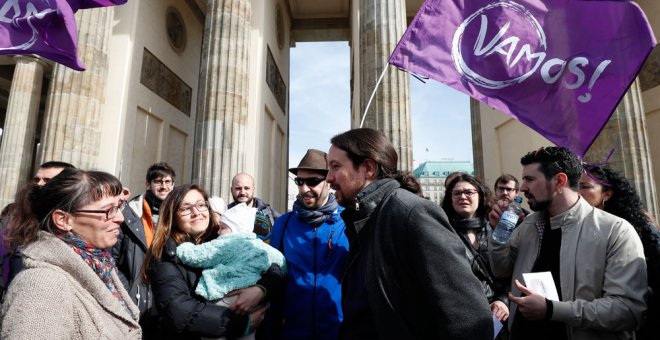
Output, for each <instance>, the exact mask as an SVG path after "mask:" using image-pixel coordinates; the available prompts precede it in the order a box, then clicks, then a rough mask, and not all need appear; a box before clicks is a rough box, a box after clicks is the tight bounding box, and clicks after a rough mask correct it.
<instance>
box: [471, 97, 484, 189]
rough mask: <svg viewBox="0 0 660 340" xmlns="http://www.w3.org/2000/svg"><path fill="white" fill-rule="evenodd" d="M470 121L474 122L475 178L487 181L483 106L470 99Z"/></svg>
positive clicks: (473, 151)
mask: <svg viewBox="0 0 660 340" xmlns="http://www.w3.org/2000/svg"><path fill="white" fill-rule="evenodd" d="M470 120H471V121H472V155H473V157H474V177H476V178H479V179H480V180H482V181H484V182H485V181H486V167H485V165H484V144H483V139H482V136H483V135H482V133H481V105H479V101H478V100H476V99H474V98H470Z"/></svg>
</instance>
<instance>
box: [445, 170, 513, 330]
mask: <svg viewBox="0 0 660 340" xmlns="http://www.w3.org/2000/svg"><path fill="white" fill-rule="evenodd" d="M492 205H493V194H492V192H491V191H490V189H488V188H487V187H486V186H484V185H483V184H482V183H481V181H479V180H478V179H477V178H475V177H474V176H471V175H467V174H459V175H457V176H456V177H454V179H452V180H451V181H450V182H449V183H448V185H447V188H445V196H444V198H443V200H442V204H441V206H442V208H443V209H444V210H445V212H446V213H447V217H449V221H450V222H451V224H452V226H453V227H454V229H456V232H457V233H458V235H459V236H460V239H461V240H462V241H463V245H464V246H465V254H466V256H467V258H468V260H469V262H470V265H471V267H472V273H473V274H474V275H475V276H476V277H477V278H478V279H479V281H480V282H481V286H482V288H483V291H484V294H485V295H486V298H487V299H488V303H489V304H490V310H491V312H492V313H493V315H494V316H495V317H496V318H497V319H498V320H500V321H501V322H504V321H506V320H507V319H508V317H509V307H508V304H509V301H508V299H507V295H506V294H507V292H508V291H509V289H508V288H509V281H510V279H508V278H504V279H502V278H499V279H496V278H495V276H494V275H493V273H492V271H491V269H490V264H489V258H488V238H489V237H490V236H491V233H492V230H491V228H490V226H489V225H488V214H489V213H490V210H491V207H492Z"/></svg>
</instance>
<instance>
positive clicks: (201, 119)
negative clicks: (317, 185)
mask: <svg viewBox="0 0 660 340" xmlns="http://www.w3.org/2000/svg"><path fill="white" fill-rule="evenodd" d="M251 13H252V11H251V4H250V0H208V3H207V15H206V22H205V25H204V38H203V41H202V62H201V69H200V80H199V98H198V100H197V103H198V104H197V121H196V125H195V153H194V160H193V182H195V183H198V184H199V185H200V186H202V187H203V188H205V189H206V190H207V191H208V192H209V194H210V195H216V196H223V197H228V196H227V195H229V188H230V187H231V178H232V176H233V175H235V174H236V173H238V172H241V171H243V170H244V165H245V149H246V146H245V131H246V125H247V118H248V97H249V93H248V81H249V79H248V71H249V47H250V19H251V15H252V14H251ZM229 197H231V196H229Z"/></svg>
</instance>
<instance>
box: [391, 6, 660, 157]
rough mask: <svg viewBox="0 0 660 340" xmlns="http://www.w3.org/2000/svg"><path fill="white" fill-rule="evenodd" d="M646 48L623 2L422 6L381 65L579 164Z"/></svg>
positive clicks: (645, 32) (651, 42)
mask: <svg viewBox="0 0 660 340" xmlns="http://www.w3.org/2000/svg"><path fill="white" fill-rule="evenodd" d="M655 44H656V40H655V37H654V36H653V33H652V31H651V28H650V26H649V24H648V21H647V20H646V17H645V16H644V13H643V12H642V10H641V9H640V8H639V7H638V6H637V4H635V3H633V2H632V1H626V0H619V1H616V0H614V1H605V0H603V1H594V0H517V1H515V2H513V1H494V0H426V1H425V2H424V4H423V5H422V7H421V8H420V10H419V12H418V13H417V15H416V16H415V19H414V20H413V21H412V23H411V24H410V26H409V27H408V30H407V31H406V32H405V34H404V35H403V37H402V38H401V40H400V41H399V44H398V45H397V47H396V49H395V50H394V52H393V53H392V56H391V57H390V61H389V63H390V64H392V65H395V66H397V67H399V68H401V69H403V70H406V71H409V72H412V73H415V74H418V75H422V76H427V77H429V78H432V79H435V80H437V81H440V82H442V83H444V84H446V85H449V86H451V87H453V88H454V89H457V90H459V91H461V92H464V93H466V94H468V95H470V96H472V97H474V98H475V99H478V100H480V101H482V102H484V103H486V104H488V105H490V106H492V107H495V108H497V109H499V110H501V111H503V112H505V113H507V114H508V115H511V116H512V117H514V118H516V119H518V120H519V121H520V122H522V123H523V124H525V125H527V126H529V127H530V128H532V129H534V130H535V131H537V132H539V133H540V134H542V135H543V136H544V137H546V138H547V139H549V140H550V141H552V142H554V143H555V144H557V145H560V146H564V147H567V148H569V149H570V150H572V151H574V152H575V153H576V154H578V155H580V156H584V154H585V153H586V151H587V149H588V148H589V146H591V143H593V141H594V139H595V138H596V137H597V136H598V134H599V133H600V131H601V130H602V128H603V127H604V126H605V124H606V123H607V121H608V119H609V117H610V116H611V114H612V112H613V111H614V109H615V108H616V105H617V104H618V102H619V101H620V100H621V98H622V97H623V95H624V94H625V92H626V90H627V89H628V87H629V86H630V84H631V83H632V82H633V81H634V79H635V77H636V76H637V73H638V72H639V70H640V68H641V66H642V64H643V62H644V60H645V59H646V57H647V56H648V55H649V53H650V52H651V50H652V49H653V47H654V46H655Z"/></svg>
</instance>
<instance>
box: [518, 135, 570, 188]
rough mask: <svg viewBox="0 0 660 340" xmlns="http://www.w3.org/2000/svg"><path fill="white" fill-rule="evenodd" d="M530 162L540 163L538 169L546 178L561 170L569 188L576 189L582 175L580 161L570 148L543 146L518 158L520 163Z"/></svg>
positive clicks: (526, 163)
mask: <svg viewBox="0 0 660 340" xmlns="http://www.w3.org/2000/svg"><path fill="white" fill-rule="evenodd" d="M532 163H540V166H539V171H541V172H542V173H543V175H545V178H546V179H551V178H552V177H553V176H554V175H556V174H558V173H560V172H563V173H564V174H566V177H568V183H569V185H570V187H571V189H573V190H575V191H577V190H578V188H579V186H580V177H582V162H580V159H579V158H578V157H577V155H576V154H575V153H573V152H572V151H571V150H569V149H567V148H564V147H558V146H550V147H544V148H540V149H538V150H535V151H532V152H529V153H527V154H526V155H525V156H523V157H522V158H521V159H520V164H522V165H528V164H532Z"/></svg>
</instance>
